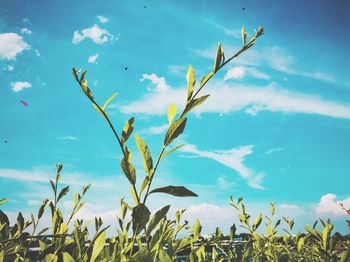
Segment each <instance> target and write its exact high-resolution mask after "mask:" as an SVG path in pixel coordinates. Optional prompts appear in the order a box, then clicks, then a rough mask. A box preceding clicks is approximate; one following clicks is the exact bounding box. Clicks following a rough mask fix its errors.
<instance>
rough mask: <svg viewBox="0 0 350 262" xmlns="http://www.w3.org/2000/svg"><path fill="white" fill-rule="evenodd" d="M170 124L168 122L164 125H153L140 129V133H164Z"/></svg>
mask: <svg viewBox="0 0 350 262" xmlns="http://www.w3.org/2000/svg"><path fill="white" fill-rule="evenodd" d="M168 127H169V125H168V124H164V125H160V126H151V127H148V128H144V129H141V130H140V131H139V134H140V135H141V134H144V135H159V134H163V133H164V132H165V131H166V130H167V129H168Z"/></svg>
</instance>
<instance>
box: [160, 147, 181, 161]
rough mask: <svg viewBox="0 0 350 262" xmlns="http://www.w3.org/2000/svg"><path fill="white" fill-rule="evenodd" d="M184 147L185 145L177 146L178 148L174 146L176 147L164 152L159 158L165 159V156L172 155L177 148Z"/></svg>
mask: <svg viewBox="0 0 350 262" xmlns="http://www.w3.org/2000/svg"><path fill="white" fill-rule="evenodd" d="M184 145H185V144H181V145H178V146H176V147H174V148H172V149H170V150H168V151H166V152H164V153H163V154H162V156H161V158H163V157H166V156H167V155H169V154H170V153H172V152H174V151H176V150H178V149H179V148H181V147H183V146H184Z"/></svg>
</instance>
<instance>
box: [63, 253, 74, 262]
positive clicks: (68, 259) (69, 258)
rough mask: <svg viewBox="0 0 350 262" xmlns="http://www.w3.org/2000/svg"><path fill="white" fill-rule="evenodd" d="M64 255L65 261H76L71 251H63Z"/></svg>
mask: <svg viewBox="0 0 350 262" xmlns="http://www.w3.org/2000/svg"><path fill="white" fill-rule="evenodd" d="M62 256H63V261H64V262H74V261H75V260H74V258H72V256H71V255H69V253H67V252H63V253H62Z"/></svg>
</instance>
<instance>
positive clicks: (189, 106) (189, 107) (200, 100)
mask: <svg viewBox="0 0 350 262" xmlns="http://www.w3.org/2000/svg"><path fill="white" fill-rule="evenodd" d="M209 96H210V95H204V96H201V97H198V98H196V99H193V100H192V101H191V102H190V103H188V104H187V105H186V107H185V110H184V112H183V115H186V114H188V113H189V112H190V111H191V110H192V109H194V108H195V107H197V106H199V105H200V104H202V103H203V102H204V101H205V100H207V98H208V97H209Z"/></svg>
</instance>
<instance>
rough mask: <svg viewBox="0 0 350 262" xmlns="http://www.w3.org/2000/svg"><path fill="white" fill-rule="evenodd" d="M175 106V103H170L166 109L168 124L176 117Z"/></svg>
mask: <svg viewBox="0 0 350 262" xmlns="http://www.w3.org/2000/svg"><path fill="white" fill-rule="evenodd" d="M176 111H177V109H176V105H175V103H171V104H170V106H169V108H168V121H169V124H171V123H172V122H173V120H174V117H175V115H176Z"/></svg>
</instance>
